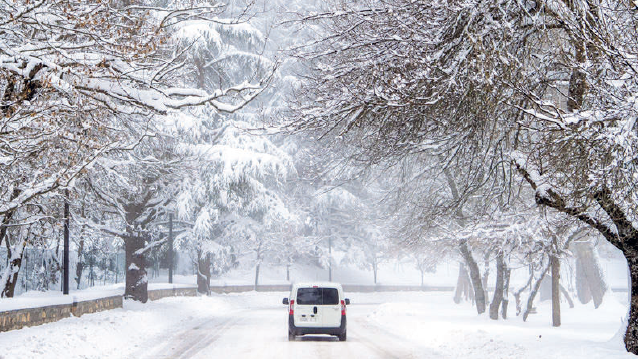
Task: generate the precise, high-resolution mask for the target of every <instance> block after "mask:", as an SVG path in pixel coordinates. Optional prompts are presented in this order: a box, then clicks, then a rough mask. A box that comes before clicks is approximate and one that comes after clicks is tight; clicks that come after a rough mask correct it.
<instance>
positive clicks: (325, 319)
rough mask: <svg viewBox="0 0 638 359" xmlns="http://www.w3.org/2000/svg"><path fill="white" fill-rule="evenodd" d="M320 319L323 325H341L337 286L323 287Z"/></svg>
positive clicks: (326, 326) (329, 326) (330, 326)
mask: <svg viewBox="0 0 638 359" xmlns="http://www.w3.org/2000/svg"><path fill="white" fill-rule="evenodd" d="M321 294H322V295H321V299H322V305H321V320H322V323H323V327H325V328H336V327H339V326H340V325H341V303H340V302H339V290H338V289H337V288H323V290H322V293H321Z"/></svg>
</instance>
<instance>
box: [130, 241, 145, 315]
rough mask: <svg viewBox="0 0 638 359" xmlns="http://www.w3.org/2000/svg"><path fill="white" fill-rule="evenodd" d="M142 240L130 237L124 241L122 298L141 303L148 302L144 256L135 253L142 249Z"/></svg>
mask: <svg viewBox="0 0 638 359" xmlns="http://www.w3.org/2000/svg"><path fill="white" fill-rule="evenodd" d="M144 242H145V241H144V238H143V237H141V236H135V235H131V236H129V237H127V238H126V239H125V241H124V251H125V254H126V265H127V268H126V289H125V290H124V298H126V299H133V300H136V301H139V302H142V303H146V302H147V301H148V277H147V275H146V266H145V263H144V254H143V253H136V252H138V251H140V250H141V249H143V248H144Z"/></svg>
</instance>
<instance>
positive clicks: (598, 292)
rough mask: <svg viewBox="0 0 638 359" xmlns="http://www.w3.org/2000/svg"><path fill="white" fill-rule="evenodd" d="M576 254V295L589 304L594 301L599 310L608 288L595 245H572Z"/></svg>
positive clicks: (581, 243) (578, 243)
mask: <svg viewBox="0 0 638 359" xmlns="http://www.w3.org/2000/svg"><path fill="white" fill-rule="evenodd" d="M572 248H574V252H575V254H576V294H577V295H578V300H579V301H580V302H581V303H583V304H587V303H589V301H590V300H592V299H593V300H594V307H595V308H598V307H599V306H600V305H601V304H602V302H603V297H604V295H605V292H607V289H608V286H607V283H605V278H604V276H603V273H602V270H601V268H600V262H599V260H598V256H597V253H596V248H595V247H594V243H593V242H591V241H578V242H574V243H573V244H572Z"/></svg>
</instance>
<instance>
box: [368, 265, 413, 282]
mask: <svg viewBox="0 0 638 359" xmlns="http://www.w3.org/2000/svg"><path fill="white" fill-rule="evenodd" d="M378 270H379V267H378V266H377V264H376V263H374V264H372V271H373V272H374V284H375V285H376V284H377V272H378ZM421 282H423V276H421ZM421 285H423V284H421Z"/></svg>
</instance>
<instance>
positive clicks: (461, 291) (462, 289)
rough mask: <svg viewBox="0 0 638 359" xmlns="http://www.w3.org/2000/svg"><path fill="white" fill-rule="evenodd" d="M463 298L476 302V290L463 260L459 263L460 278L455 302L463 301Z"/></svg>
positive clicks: (457, 283)
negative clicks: (474, 290)
mask: <svg viewBox="0 0 638 359" xmlns="http://www.w3.org/2000/svg"><path fill="white" fill-rule="evenodd" d="M463 298H465V299H466V300H470V301H471V302H472V303H473V302H474V292H473V289H472V284H471V283H470V276H469V275H468V274H467V270H466V269H465V265H464V264H463V263H462V262H461V263H459V278H458V280H457V282H456V292H455V293H454V303H456V304H459V303H461V300H462V299H463Z"/></svg>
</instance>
